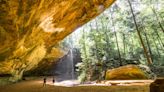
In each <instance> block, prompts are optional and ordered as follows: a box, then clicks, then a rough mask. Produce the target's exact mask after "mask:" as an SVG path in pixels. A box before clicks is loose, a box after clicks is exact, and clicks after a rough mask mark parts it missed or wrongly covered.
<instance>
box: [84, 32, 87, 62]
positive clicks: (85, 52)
mask: <svg viewBox="0 0 164 92" xmlns="http://www.w3.org/2000/svg"><path fill="white" fill-rule="evenodd" d="M83 39H84V41H83V50H84V55H85V59H86V60H88V59H87V58H88V57H87V51H86V44H85V40H86V39H85V30H84V29H83Z"/></svg>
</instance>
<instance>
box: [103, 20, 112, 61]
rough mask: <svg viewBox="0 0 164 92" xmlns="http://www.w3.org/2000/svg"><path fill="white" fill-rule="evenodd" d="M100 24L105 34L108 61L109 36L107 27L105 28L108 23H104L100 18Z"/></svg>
mask: <svg viewBox="0 0 164 92" xmlns="http://www.w3.org/2000/svg"><path fill="white" fill-rule="evenodd" d="M101 24H102V25H103V26H102V27H103V31H104V35H105V41H106V48H105V49H106V51H105V52H106V58H107V61H109V57H110V55H109V52H110V44H109V43H110V42H109V36H108V32H107V31H108V28H107V26H108V25H105V24H104V23H103V20H102V19H101Z"/></svg>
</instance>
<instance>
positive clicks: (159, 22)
mask: <svg viewBox="0 0 164 92" xmlns="http://www.w3.org/2000/svg"><path fill="white" fill-rule="evenodd" d="M152 11H153V13H154V15H155V17H156V19H157V21H158V25H159V27H160V28H161V30H162V31H163V33H164V28H163V26H162V24H161V21H160V19H159V18H158V15H157V12H156V10H155V9H154V8H152Z"/></svg>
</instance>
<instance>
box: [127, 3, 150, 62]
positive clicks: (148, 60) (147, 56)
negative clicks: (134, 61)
mask: <svg viewBox="0 0 164 92" xmlns="http://www.w3.org/2000/svg"><path fill="white" fill-rule="evenodd" d="M128 3H129V6H130V10H131V13H132V15H133V20H134V23H135V26H136V30H137V33H138V36H139V39H140V41H141V45H142V47H143V49H144V54H145V56H146V58H147V62H148V64H149V65H150V64H152V60H151V58H150V57H149V55H148V51H147V48H146V47H145V45H144V42H143V39H142V37H141V34H140V31H139V28H138V25H137V22H136V19H135V15H134V12H133V8H132V5H131V2H130V0H128Z"/></svg>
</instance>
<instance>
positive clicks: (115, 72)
mask: <svg viewBox="0 0 164 92" xmlns="http://www.w3.org/2000/svg"><path fill="white" fill-rule="evenodd" d="M105 79H106V80H133V79H148V77H147V75H146V74H145V73H144V72H143V71H142V70H141V69H140V68H139V67H138V66H135V65H127V66H122V67H119V68H115V69H111V70H107V72H106V76H105Z"/></svg>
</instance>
